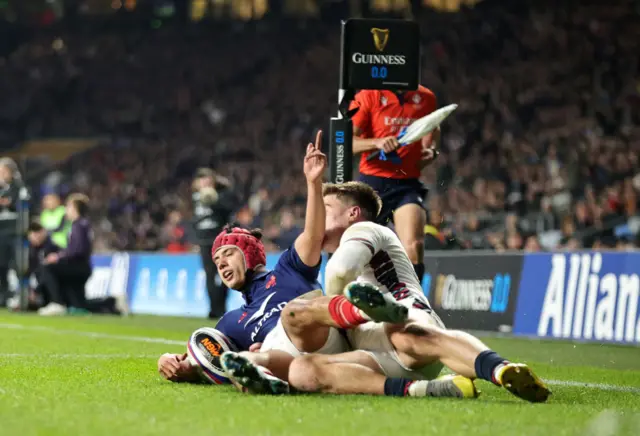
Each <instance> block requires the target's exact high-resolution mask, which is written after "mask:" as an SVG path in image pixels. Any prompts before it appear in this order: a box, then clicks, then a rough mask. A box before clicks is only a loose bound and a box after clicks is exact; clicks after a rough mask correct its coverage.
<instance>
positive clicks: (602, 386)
mask: <svg viewBox="0 0 640 436" xmlns="http://www.w3.org/2000/svg"><path fill="white" fill-rule="evenodd" d="M545 382H546V383H549V384H550V385H556V386H567V387H572V388H573V387H575V388H588V389H598V390H601V391H614V392H631V393H633V394H640V388H638V387H634V386H624V385H610V384H606V383H587V382H579V381H574V380H545Z"/></svg>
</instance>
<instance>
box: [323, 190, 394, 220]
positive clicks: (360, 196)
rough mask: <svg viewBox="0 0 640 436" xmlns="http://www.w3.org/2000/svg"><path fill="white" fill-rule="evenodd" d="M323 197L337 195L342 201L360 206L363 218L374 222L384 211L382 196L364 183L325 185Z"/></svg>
mask: <svg viewBox="0 0 640 436" xmlns="http://www.w3.org/2000/svg"><path fill="white" fill-rule="evenodd" d="M322 195H323V196H327V195H335V196H336V197H338V199H339V200H340V201H343V202H345V203H349V204H350V205H352V206H358V207H359V208H360V209H361V210H362V216H363V217H364V218H365V219H366V220H368V221H373V220H374V219H375V218H376V217H377V216H378V214H379V213H380V209H382V200H381V199H380V196H379V195H378V194H377V193H376V191H374V190H373V188H372V187H371V186H369V185H367V184H364V183H362V182H347V183H340V184H335V183H325V184H324V186H323V187H322Z"/></svg>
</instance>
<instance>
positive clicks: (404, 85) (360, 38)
mask: <svg viewBox="0 0 640 436" xmlns="http://www.w3.org/2000/svg"><path fill="white" fill-rule="evenodd" d="M342 36H343V40H342V44H343V46H342V60H341V62H342V65H341V67H342V69H341V70H342V74H343V76H342V84H343V88H351V89H393V90H415V89H417V88H418V81H419V77H420V28H419V26H418V24H417V23H415V22H413V21H406V20H369V19H366V20H362V19H351V20H347V21H346V22H344V23H343V33H342Z"/></svg>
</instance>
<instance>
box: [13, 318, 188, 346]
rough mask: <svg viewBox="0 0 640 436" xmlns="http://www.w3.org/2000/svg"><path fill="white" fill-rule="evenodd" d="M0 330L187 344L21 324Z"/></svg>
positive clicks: (171, 340) (173, 340)
mask: <svg viewBox="0 0 640 436" xmlns="http://www.w3.org/2000/svg"><path fill="white" fill-rule="evenodd" d="M0 328H3V329H15V330H37V331H45V332H50V333H57V334H61V335H76V336H85V337H88V338H104V339H119V340H122V341H134V342H147V343H152V344H167V345H186V343H187V340H186V339H185V340H184V341H177V340H175V339H165V338H149V337H146V336H127V335H112V334H109V333H98V332H84V331H79V330H63V329H55V328H53V327H43V326H26V325H21V324H4V323H0Z"/></svg>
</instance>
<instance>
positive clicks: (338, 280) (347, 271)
mask: <svg viewBox="0 0 640 436" xmlns="http://www.w3.org/2000/svg"><path fill="white" fill-rule="evenodd" d="M372 257H373V250H372V248H371V247H370V246H369V245H368V244H367V243H365V242H362V241H359V240H350V241H346V242H343V243H341V244H340V246H339V247H338V249H337V250H336V251H335V253H333V256H331V259H329V262H328V263H327V269H326V271H325V292H326V294H327V295H329V296H333V295H342V292H343V290H344V287H345V286H347V284H348V283H350V282H352V281H354V280H355V279H356V278H357V277H358V276H359V275H360V273H361V272H362V269H363V268H364V267H365V265H367V264H368V263H369V262H370V261H371V258H372Z"/></svg>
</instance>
